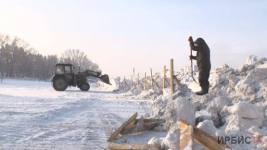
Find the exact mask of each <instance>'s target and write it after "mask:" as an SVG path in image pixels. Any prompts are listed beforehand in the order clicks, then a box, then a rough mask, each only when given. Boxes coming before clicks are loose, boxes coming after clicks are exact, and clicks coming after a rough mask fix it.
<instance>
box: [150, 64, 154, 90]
mask: <svg viewBox="0 0 267 150" xmlns="http://www.w3.org/2000/svg"><path fill="white" fill-rule="evenodd" d="M150 78H151V79H150V80H151V89H152V90H154V85H153V75H152V69H150Z"/></svg>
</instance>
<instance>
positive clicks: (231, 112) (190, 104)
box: [125, 56, 267, 149]
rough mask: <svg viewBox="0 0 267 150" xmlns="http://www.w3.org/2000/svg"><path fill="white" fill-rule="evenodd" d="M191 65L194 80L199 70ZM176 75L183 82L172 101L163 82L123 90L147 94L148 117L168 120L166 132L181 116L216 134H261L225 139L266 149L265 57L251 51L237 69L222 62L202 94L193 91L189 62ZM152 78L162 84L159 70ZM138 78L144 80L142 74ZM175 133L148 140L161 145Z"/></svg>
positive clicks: (266, 98)
mask: <svg viewBox="0 0 267 150" xmlns="http://www.w3.org/2000/svg"><path fill="white" fill-rule="evenodd" d="M194 70H195V71H194V76H195V78H196V79H197V78H198V72H197V69H194ZM175 74H176V75H177V78H178V79H179V80H180V82H181V85H182V86H180V87H175V94H174V100H171V95H170V90H169V88H165V89H163V90H162V89H161V88H162V87H159V88H155V90H151V89H149V90H146V91H144V90H143V89H142V88H140V87H138V86H136V87H134V88H133V89H131V90H130V91H128V92H127V93H126V94H125V95H126V96H131V97H132V98H145V99H151V101H150V102H149V103H151V106H152V109H153V111H152V113H151V114H150V117H151V118H163V119H166V123H165V126H164V128H165V130H167V131H174V130H175V129H178V128H177V125H176V124H177V122H178V119H179V118H182V119H184V120H186V121H187V122H189V123H190V124H193V125H196V126H197V127H198V128H200V129H202V130H204V131H206V132H207V133H209V134H210V135H212V136H214V137H216V136H217V137H221V136H234V137H240V136H244V137H250V138H251V137H253V136H260V137H261V141H262V142H256V143H254V141H253V139H252V138H251V143H250V144H241V145H239V144H231V143H228V144H229V145H230V146H232V148H235V149H253V148H262V149H264V148H265V149H266V148H267V120H266V116H267V101H266V100H267V59H266V58H260V59H259V58H258V57H256V56H249V58H248V59H247V61H246V63H245V64H244V65H243V66H241V67H240V68H238V69H233V68H231V67H229V66H228V65H226V64H225V65H223V66H222V67H221V68H217V69H215V70H213V71H211V75H210V79H209V81H210V92H209V93H208V94H206V95H204V96H197V95H195V94H194V93H193V92H192V91H195V90H196V89H197V88H199V87H198V85H197V84H196V83H195V82H194V81H193V79H192V77H191V69H190V67H186V68H184V69H182V70H180V71H179V72H177V73H175ZM166 75H167V80H170V76H168V75H169V72H167V73H166ZM153 78H154V79H155V82H157V83H158V84H159V85H160V86H161V85H162V80H163V74H162V73H158V74H156V75H154V76H153ZM140 81H141V83H144V82H143V81H144V80H143V79H140ZM148 81H149V79H148ZM155 87H156V86H155ZM174 138H175V136H174V135H172V134H168V136H167V137H165V139H156V138H154V139H151V141H150V142H154V143H159V144H160V145H162V142H163V143H164V141H165V140H168V139H174ZM170 141H172V140H170ZM166 143H168V142H166ZM169 143H170V142H169ZM167 145H168V144H167Z"/></svg>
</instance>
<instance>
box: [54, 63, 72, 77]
mask: <svg viewBox="0 0 267 150" xmlns="http://www.w3.org/2000/svg"><path fill="white" fill-rule="evenodd" d="M55 74H58V75H63V74H72V64H56V66H55Z"/></svg>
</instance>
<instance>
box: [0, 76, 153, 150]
mask: <svg viewBox="0 0 267 150" xmlns="http://www.w3.org/2000/svg"><path fill="white" fill-rule="evenodd" d="M135 112H138V114H139V116H140V115H144V114H145V113H147V112H151V109H150V108H149V106H147V102H146V100H138V99H137V100H136V99H135V100H128V99H127V98H126V97H125V96H123V95H122V94H114V93H112V92H110V91H107V90H103V89H100V88H98V87H94V86H92V85H91V89H90V91H89V92H82V91H80V90H79V89H78V88H74V87H72V88H68V89H67V91H64V92H58V91H55V90H54V89H53V88H52V86H51V83H49V82H38V81H23V80H15V79H6V80H4V82H3V83H0V149H102V148H104V147H106V145H107V142H106V141H107V138H108V137H109V136H110V134H111V133H112V131H114V130H115V129H116V128H118V127H119V126H120V125H121V124H122V123H123V122H124V121H125V120H127V119H128V118H129V117H130V116H132V115H133V114H134V113H135Z"/></svg>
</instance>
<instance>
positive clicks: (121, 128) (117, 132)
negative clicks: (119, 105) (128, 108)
mask: <svg viewBox="0 0 267 150" xmlns="http://www.w3.org/2000/svg"><path fill="white" fill-rule="evenodd" d="M137 115H138V113H137V112H136V113H135V114H134V115H133V116H132V117H131V118H129V119H128V120H127V121H126V122H124V123H123V124H122V125H121V126H120V127H119V128H118V129H117V130H116V131H114V132H113V133H112V134H111V135H110V137H109V139H108V142H110V141H113V140H114V139H115V138H116V137H117V136H118V135H119V134H120V132H121V131H122V130H123V128H124V127H126V126H127V125H129V124H130V123H131V122H132V121H133V120H135V119H136V117H137Z"/></svg>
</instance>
